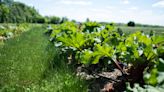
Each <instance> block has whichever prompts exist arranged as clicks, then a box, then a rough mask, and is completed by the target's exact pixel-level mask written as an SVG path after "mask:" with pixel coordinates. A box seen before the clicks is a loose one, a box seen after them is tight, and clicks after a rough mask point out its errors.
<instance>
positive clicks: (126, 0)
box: [122, 0, 130, 4]
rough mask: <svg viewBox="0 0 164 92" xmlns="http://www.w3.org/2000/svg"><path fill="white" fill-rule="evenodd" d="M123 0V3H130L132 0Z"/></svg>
mask: <svg viewBox="0 0 164 92" xmlns="http://www.w3.org/2000/svg"><path fill="white" fill-rule="evenodd" d="M122 1H123V4H129V3H130V1H129V0H122Z"/></svg>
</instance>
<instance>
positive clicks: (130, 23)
mask: <svg viewBox="0 0 164 92" xmlns="http://www.w3.org/2000/svg"><path fill="white" fill-rule="evenodd" d="M127 25H128V26H129V27H135V22H134V21H129V22H128V24H127Z"/></svg>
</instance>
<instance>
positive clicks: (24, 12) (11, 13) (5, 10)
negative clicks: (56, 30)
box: [0, 0, 68, 24]
mask: <svg viewBox="0 0 164 92" xmlns="http://www.w3.org/2000/svg"><path fill="white" fill-rule="evenodd" d="M64 21H68V18H66V17H63V18H60V17H56V16H46V17H44V16H42V15H40V14H39V12H38V11H37V10H36V9H35V8H34V7H30V6H27V5H25V4H24V3H21V2H15V1H14V0H0V23H53V24H58V23H62V22H64Z"/></svg>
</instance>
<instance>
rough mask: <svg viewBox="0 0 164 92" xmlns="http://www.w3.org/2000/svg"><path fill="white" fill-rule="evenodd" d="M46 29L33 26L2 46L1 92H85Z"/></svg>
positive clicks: (0, 58) (0, 65)
mask: <svg viewBox="0 0 164 92" xmlns="http://www.w3.org/2000/svg"><path fill="white" fill-rule="evenodd" d="M44 30H45V28H43V27H33V28H31V29H30V30H29V31H28V32H25V33H23V34H22V35H21V36H19V37H16V38H13V39H10V40H8V41H6V42H5V44H4V46H0V92H86V89H87V86H86V85H85V83H84V82H83V81H81V80H80V79H78V78H77V77H76V76H75V75H74V74H73V73H72V70H71V69H69V67H67V65H66V64H65V63H64V59H63V58H62V57H61V56H59V54H58V50H56V49H55V48H54V46H53V44H51V43H50V42H49V41H48V38H47V37H46V36H45V35H44Z"/></svg>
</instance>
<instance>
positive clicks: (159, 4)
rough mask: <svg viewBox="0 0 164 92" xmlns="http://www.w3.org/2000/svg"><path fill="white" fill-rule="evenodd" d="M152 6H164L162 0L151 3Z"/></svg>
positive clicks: (163, 0)
mask: <svg viewBox="0 0 164 92" xmlns="http://www.w3.org/2000/svg"><path fill="white" fill-rule="evenodd" d="M152 6H153V7H161V8H164V0H160V1H159V2H156V3H154V4H153V5H152Z"/></svg>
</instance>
